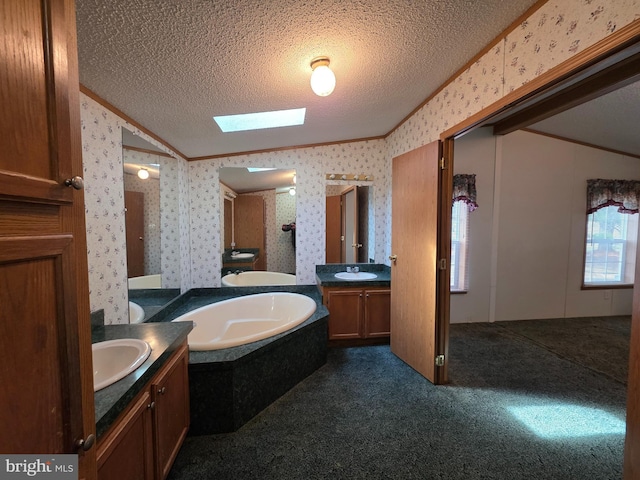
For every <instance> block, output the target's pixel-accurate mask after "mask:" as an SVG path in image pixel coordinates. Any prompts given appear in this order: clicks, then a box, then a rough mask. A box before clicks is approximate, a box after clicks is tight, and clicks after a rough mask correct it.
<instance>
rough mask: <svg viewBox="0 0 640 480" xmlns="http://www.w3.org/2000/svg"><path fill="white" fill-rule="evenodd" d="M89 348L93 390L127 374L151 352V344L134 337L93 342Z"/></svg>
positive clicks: (95, 390) (106, 385)
mask: <svg viewBox="0 0 640 480" xmlns="http://www.w3.org/2000/svg"><path fill="white" fill-rule="evenodd" d="M91 350H92V354H93V391H94V392H97V391H98V390H100V389H102V388H105V387H108V386H109V385H111V384H112V383H115V382H117V381H118V380H120V379H122V378H124V377H126V376H127V375H129V374H130V373H131V372H133V371H134V370H136V369H137V368H138V367H139V366H140V365H142V364H143V363H144V362H145V360H146V359H147V358H148V357H149V355H150V354H151V346H150V345H149V344H148V343H147V342H145V341H144V340H138V339H135V338H122V339H118V340H107V341H106V342H100V343H94V344H93V345H92V346H91Z"/></svg>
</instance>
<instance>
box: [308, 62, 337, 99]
mask: <svg viewBox="0 0 640 480" xmlns="http://www.w3.org/2000/svg"><path fill="white" fill-rule="evenodd" d="M311 70H313V72H312V73H311V90H313V93H315V94H316V95H318V96H320V97H326V96H327V95H331V92H333V89H334V88H336V76H335V75H334V74H333V72H332V71H331V69H330V68H329V58H328V57H316V58H314V59H313V60H311Z"/></svg>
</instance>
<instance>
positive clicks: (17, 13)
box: [0, 0, 96, 478]
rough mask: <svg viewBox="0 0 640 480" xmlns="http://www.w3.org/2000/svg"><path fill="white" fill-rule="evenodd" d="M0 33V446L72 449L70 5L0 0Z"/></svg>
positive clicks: (77, 196)
mask: <svg viewBox="0 0 640 480" xmlns="http://www.w3.org/2000/svg"><path fill="white" fill-rule="evenodd" d="M0 37H2V41H1V42H0V58H2V59H3V61H2V68H0V98H2V102H1V104H2V107H1V108H0V147H1V148H0V352H2V353H1V354H0V355H1V361H0V384H2V386H3V388H2V389H0V419H1V424H2V430H1V431H0V451H1V452H3V453H25V454H26V453H51V454H56V453H74V452H76V449H77V445H78V444H79V443H80V442H81V441H84V440H86V442H85V443H84V445H85V446H87V447H89V446H90V445H92V441H91V437H90V435H94V434H95V417H94V410H93V374H92V371H91V370H92V368H91V331H90V322H89V291H88V285H87V284H88V275H87V252H86V233H85V224H84V197H83V192H82V190H75V189H74V188H70V187H69V186H66V184H65V180H67V179H72V178H73V177H74V176H80V175H82V157H81V148H80V118H79V116H80V111H79V99H78V95H79V91H78V89H79V84H78V73H77V52H76V43H75V42H76V37H75V3H74V1H73V0H3V1H2V2H0ZM69 183H70V184H71V182H69ZM75 185H76V186H77V187H81V185H80V183H79V182H78V181H76V182H75ZM81 453H82V454H81V455H80V457H79V469H80V472H79V474H80V478H95V475H96V472H95V448H89V450H88V452H86V453H84V452H81Z"/></svg>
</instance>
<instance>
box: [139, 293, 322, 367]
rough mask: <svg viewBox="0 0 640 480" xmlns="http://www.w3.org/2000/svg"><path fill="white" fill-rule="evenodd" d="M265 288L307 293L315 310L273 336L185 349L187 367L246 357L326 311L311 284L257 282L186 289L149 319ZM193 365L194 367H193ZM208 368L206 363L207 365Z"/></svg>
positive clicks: (159, 319)
mask: <svg viewBox="0 0 640 480" xmlns="http://www.w3.org/2000/svg"><path fill="white" fill-rule="evenodd" d="M266 292H292V293H300V294H303V295H307V296H309V297H311V298H313V299H314V300H315V301H316V311H315V312H314V313H313V315H311V317H309V318H308V319H307V320H305V321H304V322H302V323H301V324H300V325H298V326H296V327H294V328H292V329H290V330H288V331H287V332H283V333H280V334H278V335H274V336H273V337H269V338H265V339H264V340H258V341H257V342H251V343H248V344H246V345H240V346H236V347H232V348H223V349H220V350H209V351H192V352H189V364H190V368H194V366H196V365H198V364H207V365H208V364H211V363H216V364H217V365H218V366H220V368H225V364H227V363H231V362H235V361H237V360H240V359H242V360H247V359H249V358H250V357H251V354H252V353H253V352H256V351H258V350H262V351H264V349H263V347H264V346H265V345H268V344H269V343H272V342H273V341H274V340H276V339H277V338H279V337H282V336H284V335H287V334H289V333H291V332H294V331H296V330H299V329H301V328H304V327H306V326H307V325H309V324H310V323H313V322H315V321H317V320H319V319H321V318H324V317H326V316H327V315H328V314H329V311H328V310H327V308H326V307H325V306H324V305H322V299H321V297H320V292H318V289H317V287H316V286H315V285H281V286H260V287H222V288H198V289H192V290H189V292H187V293H186V294H183V295H181V296H180V298H179V301H176V302H172V303H171V305H170V306H168V307H166V308H165V309H163V311H162V312H161V313H160V314H159V315H156V316H154V318H153V319H152V320H151V321H152V322H171V320H173V319H175V318H178V317H179V316H181V315H184V314H185V313H187V312H190V311H191V310H195V309H196V308H200V307H203V306H205V305H209V304H211V303H216V302H221V301H222V300H228V299H230V298H237V297H239V296H243V295H253V294H256V293H266ZM196 368H197V367H196ZM209 368H210V367H209Z"/></svg>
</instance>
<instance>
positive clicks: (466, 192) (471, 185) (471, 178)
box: [453, 174, 478, 212]
mask: <svg viewBox="0 0 640 480" xmlns="http://www.w3.org/2000/svg"><path fill="white" fill-rule="evenodd" d="M453 201H454V202H456V201H462V202H465V203H466V204H467V205H468V206H469V211H470V212H473V211H474V210H475V209H476V208H478V204H477V203H476V176H475V174H470V175H463V174H460V175H454V176H453Z"/></svg>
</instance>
